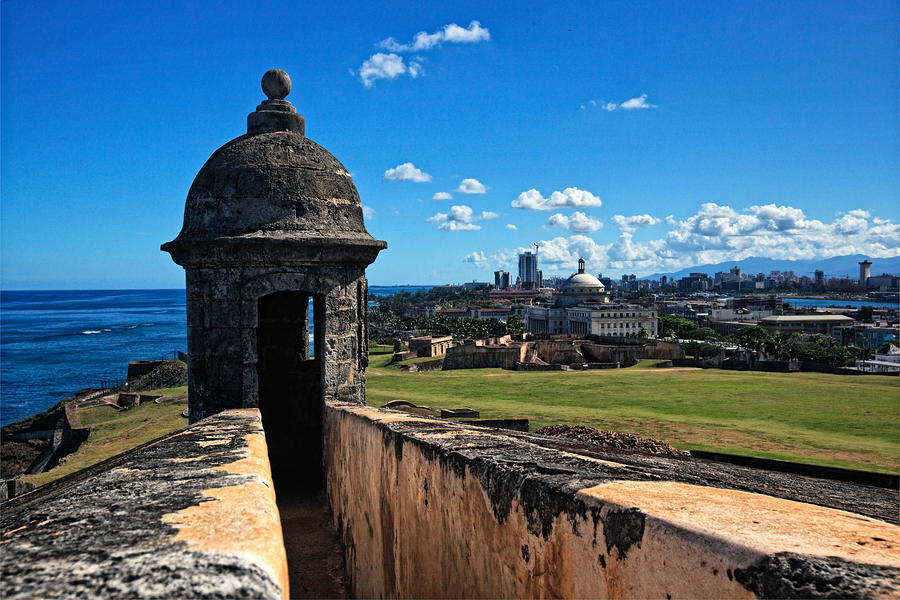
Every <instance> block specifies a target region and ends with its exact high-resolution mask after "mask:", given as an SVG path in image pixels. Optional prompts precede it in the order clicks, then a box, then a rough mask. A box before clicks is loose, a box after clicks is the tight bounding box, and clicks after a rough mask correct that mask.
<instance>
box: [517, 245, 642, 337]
mask: <svg viewBox="0 0 900 600" xmlns="http://www.w3.org/2000/svg"><path fill="white" fill-rule="evenodd" d="M642 328H643V329H646V330H647V335H648V336H649V337H656V332H657V319H656V310H655V309H652V308H644V307H643V306H636V305H633V304H614V303H612V302H611V301H610V294H609V292H607V291H606V289H605V288H604V286H603V284H602V283H600V280H599V279H597V278H596V277H594V276H593V275H590V274H589V273H585V271H584V259H583V258H582V259H579V260H578V272H577V273H575V274H574V275H572V276H571V277H569V278H568V279H567V280H566V281H565V283H564V284H563V285H562V286H560V288H559V291H558V292H556V293H554V294H553V304H551V305H550V306H532V307H530V308H529V309H528V310H527V311H526V313H525V331H530V332H532V333H577V334H594V335H604V336H618V337H637V336H638V335H639V334H640V332H641V329H642Z"/></svg>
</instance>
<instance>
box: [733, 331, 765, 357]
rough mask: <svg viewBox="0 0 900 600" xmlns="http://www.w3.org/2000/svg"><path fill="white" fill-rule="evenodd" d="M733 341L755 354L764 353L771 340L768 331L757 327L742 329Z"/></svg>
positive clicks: (734, 336)
mask: <svg viewBox="0 0 900 600" xmlns="http://www.w3.org/2000/svg"><path fill="white" fill-rule="evenodd" d="M732 339H733V340H734V341H735V342H737V344H738V345H739V346H741V347H742V348H745V349H746V350H751V351H754V352H762V351H764V350H765V349H766V347H767V345H768V344H769V342H770V340H771V338H770V336H769V334H768V333H767V332H766V330H765V329H763V328H762V327H759V326H757V325H748V326H747V327H741V328H740V329H738V330H737V331H736V332H734V335H733V336H732Z"/></svg>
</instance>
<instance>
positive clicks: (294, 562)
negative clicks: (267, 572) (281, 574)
mask: <svg viewBox="0 0 900 600" xmlns="http://www.w3.org/2000/svg"><path fill="white" fill-rule="evenodd" d="M278 512H279V513H280V514H281V532H282V535H283V536H284V548H285V551H286V552H287V561H288V572H289V574H290V580H291V598H347V597H348V594H347V587H346V586H347V577H346V574H345V572H344V550H343V548H342V547H341V540H340V538H339V537H338V535H337V532H336V531H335V530H334V525H333V524H332V521H331V515H329V514H328V510H327V509H326V507H325V500H324V498H323V497H322V496H321V495H320V494H314V495H282V494H279V495H278Z"/></svg>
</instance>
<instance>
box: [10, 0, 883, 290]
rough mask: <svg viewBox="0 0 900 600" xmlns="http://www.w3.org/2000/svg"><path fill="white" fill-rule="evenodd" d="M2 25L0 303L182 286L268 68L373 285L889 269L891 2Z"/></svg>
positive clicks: (227, 9) (270, 8)
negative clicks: (739, 262) (740, 263)
mask: <svg viewBox="0 0 900 600" xmlns="http://www.w3.org/2000/svg"><path fill="white" fill-rule="evenodd" d="M113 4H114V6H110V5H113ZM0 18H2V40H0V44H2V48H0V50H2V56H0V60H2V65H0V66H2V94H0V100H2V122H0V126H2V207H0V208H2V241H0V250H2V278H0V279H2V286H3V288H4V289H27V288H118V287H148V288H153V287H181V286H183V285H184V276H183V271H182V269H181V268H180V267H178V266H177V265H175V264H174V263H172V262H171V259H170V258H169V256H168V255H167V254H164V253H162V252H160V251H159V244H160V243H162V242H165V241H168V240H170V239H172V238H173V237H175V235H176V234H177V233H178V231H179V229H180V227H181V219H182V215H183V207H184V199H185V196H186V195H187V191H188V188H189V187H190V184H191V181H192V180H193V177H194V175H195V174H196V173H197V171H198V170H199V169H200V167H201V166H202V165H203V163H204V162H205V161H206V159H207V158H208V157H209V155H210V154H212V152H213V151H214V150H215V149H216V148H218V147H219V146H221V145H223V144H224V143H225V142H227V141H228V140H230V139H232V138H234V137H237V136H239V135H241V134H243V133H244V132H245V131H246V121H245V119H246V115H247V113H249V112H252V111H253V110H254V109H255V107H256V105H257V104H258V103H259V102H260V101H261V100H262V99H263V98H264V97H263V94H262V92H261V90H260V87H259V80H260V77H261V75H262V73H263V72H265V70H267V69H269V68H273V67H278V68H282V69H285V70H286V71H287V72H288V73H289V74H290V75H291V78H292V80H293V88H294V89H293V91H292V93H291V95H290V96H289V97H288V100H290V101H291V102H293V103H294V105H295V106H296V107H297V109H298V111H299V112H300V113H301V114H303V115H304V116H305V118H306V132H307V135H308V136H309V137H310V138H311V139H313V140H315V141H317V142H319V143H320V144H322V145H323V146H325V147H326V148H328V149H329V150H330V151H332V152H333V153H334V154H335V156H337V157H338V159H339V160H341V161H342V162H343V163H344V165H345V166H346V167H347V169H348V170H349V171H350V172H351V173H352V174H353V176H354V180H355V182H356V185H357V188H358V189H359V193H360V197H361V198H362V202H363V205H364V206H365V207H366V211H367V215H368V216H367V220H366V223H367V227H368V229H369V231H370V232H371V233H372V234H373V235H374V236H375V237H377V238H379V239H384V240H387V241H388V244H389V248H388V250H387V251H385V252H382V254H381V255H380V256H379V258H378V260H377V261H376V263H375V264H374V265H373V266H372V267H370V269H369V271H368V275H369V280H370V282H371V283H372V284H392V283H444V282H459V281H467V280H468V281H471V280H473V279H478V280H482V281H483V280H488V279H490V278H491V272H492V271H493V270H494V269H496V268H503V269H505V270H510V271H513V272H515V258H514V257H515V254H516V252H518V251H519V250H520V249H524V248H528V247H530V245H531V243H532V242H540V243H541V262H542V267H543V269H544V272H545V275H549V274H555V273H560V274H562V273H568V272H571V271H572V270H574V267H575V262H576V261H577V259H578V257H579V256H584V257H585V259H586V260H587V261H588V268H589V269H590V270H591V271H592V272H595V273H596V272H603V273H604V274H605V275H606V274H610V275H618V274H621V273H623V272H628V273H637V274H638V275H641V274H647V273H652V272H660V271H667V270H675V269H678V268H682V267H685V266H690V265H693V264H700V263H709V262H719V261H723V260H736V259H739V258H743V257H747V256H771V257H773V258H788V259H790V258H813V257H829V256H837V255H845V254H853V253H857V252H858V253H863V254H869V255H872V256H880V257H885V256H895V255H898V254H900V202H898V196H900V167H898V156H900V142H898V120H900V114H898V95H900V87H898V9H897V3H896V2H895V1H885V2H881V1H877V0H865V1H862V2H823V1H819V2H789V3H785V2H721V1H715V2H700V1H692V2H683V3H674V2H671V3H670V2H660V1H651V2H585V3H572V2H565V3H562V2H560V3H556V4H554V3H550V2H534V3H528V2H506V3H501V2H497V3H483V2H477V3H476V2H472V3H465V2H456V3H452V4H448V5H443V6H438V5H437V3H423V2H415V3H412V2H411V3H392V4H376V3H359V4H354V3H352V2H344V3H340V4H339V5H333V4H332V5H326V4H325V3H322V4H321V5H310V4H305V3H292V2H284V1H280V2H254V3H247V2H212V1H207V2H194V3H189V2H152V3H147V2H134V3H128V2H121V3H108V2H90V1H84V2H78V3H71V2H67V3H59V2H47V3H38V2H31V1H21V0H11V1H7V2H4V3H3V4H2V14H0ZM419 32H422V34H421V35H417V34H419ZM467 192H468V193H467ZM473 192H474V193H473ZM436 195H437V199H435V196H436ZM447 196H449V197H447ZM442 198H443V199H442Z"/></svg>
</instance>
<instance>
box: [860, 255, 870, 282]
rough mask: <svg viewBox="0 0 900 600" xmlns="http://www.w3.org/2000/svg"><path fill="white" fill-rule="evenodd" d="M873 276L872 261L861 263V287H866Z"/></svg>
mask: <svg viewBox="0 0 900 600" xmlns="http://www.w3.org/2000/svg"><path fill="white" fill-rule="evenodd" d="M871 276H872V261H870V260H864V261H862V262H861V263H859V285H862V286H865V285H866V280H867V279H868V278H869V277H871Z"/></svg>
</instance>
